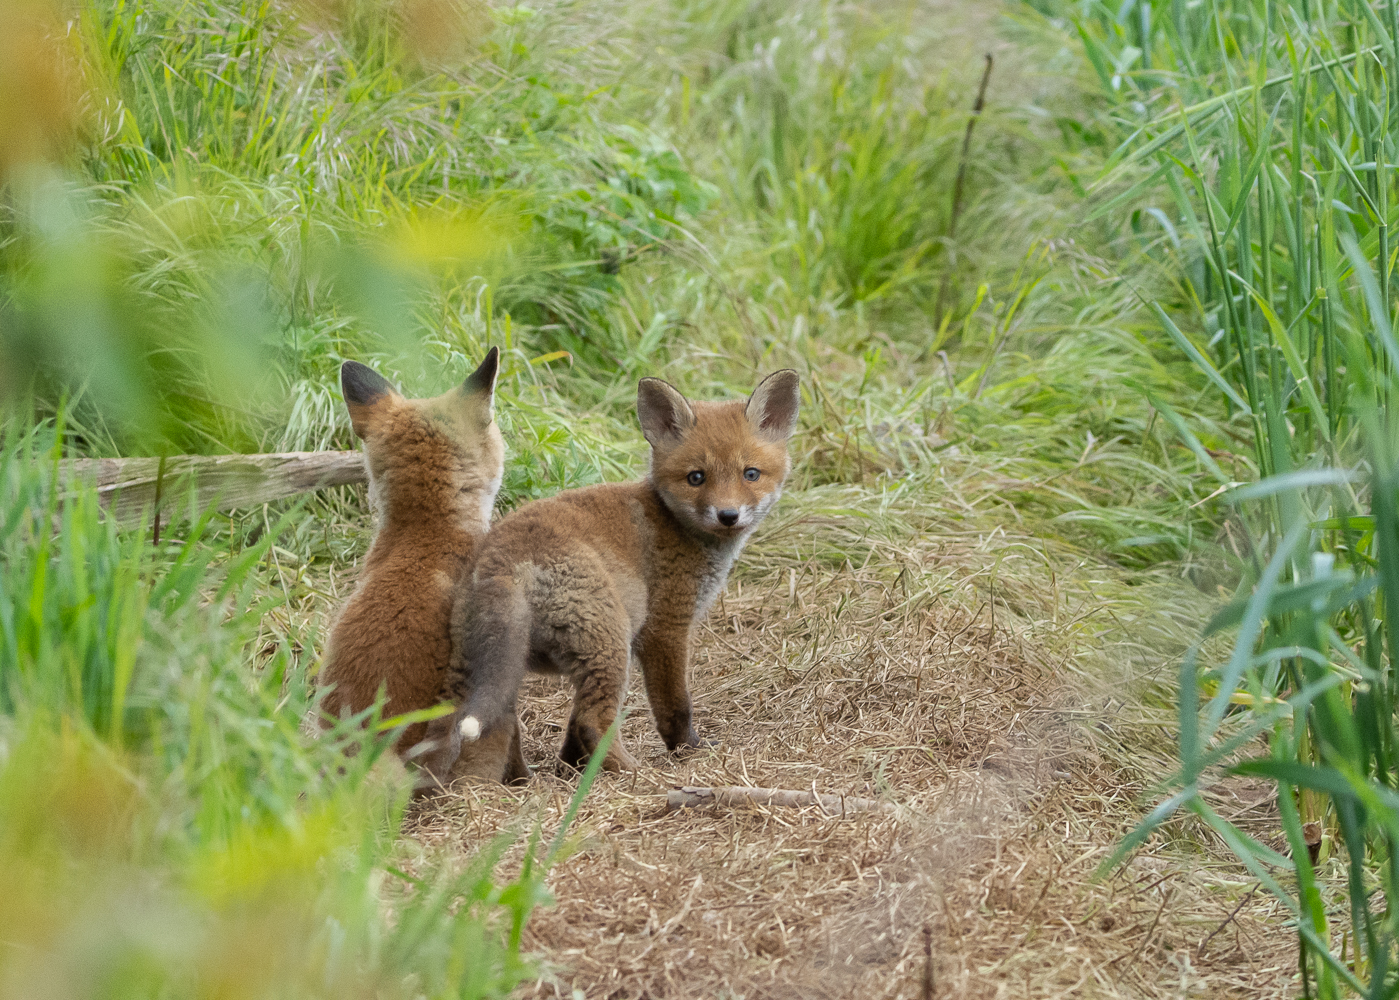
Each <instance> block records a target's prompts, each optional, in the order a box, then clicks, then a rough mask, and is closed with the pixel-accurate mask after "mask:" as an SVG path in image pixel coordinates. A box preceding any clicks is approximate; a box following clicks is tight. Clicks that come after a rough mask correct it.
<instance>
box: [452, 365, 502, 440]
mask: <svg viewBox="0 0 1399 1000" xmlns="http://www.w3.org/2000/svg"><path fill="white" fill-rule="evenodd" d="M499 374H500V348H498V347H492V348H491V349H490V350H489V351H487V352H486V360H484V361H482V362H481V364H480V366H479V367H478V368H477V369H476V370H475V371H474V372H472V373H471V374H470V375H468V376H467V377H466V381H465V382H463V383H462V384H461V394H462V399H463V401H464V402H465V404H466V410H467V412H469V413H471V414H473V415H474V416H475V418H476V419H477V421H478V422H479V423H480V424H481V426H482V427H487V426H489V425H490V423H491V421H492V420H494V419H495V380H496V376H497V375H499Z"/></svg>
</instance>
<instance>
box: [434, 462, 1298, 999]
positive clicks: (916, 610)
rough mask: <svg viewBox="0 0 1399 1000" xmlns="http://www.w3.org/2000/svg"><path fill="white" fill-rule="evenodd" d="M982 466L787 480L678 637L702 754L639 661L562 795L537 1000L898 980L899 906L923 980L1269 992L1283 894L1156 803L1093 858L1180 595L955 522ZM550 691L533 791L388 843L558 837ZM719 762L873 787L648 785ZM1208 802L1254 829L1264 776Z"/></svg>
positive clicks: (536, 730) (1191, 614)
mask: <svg viewBox="0 0 1399 1000" xmlns="http://www.w3.org/2000/svg"><path fill="white" fill-rule="evenodd" d="M995 488H996V478H995V477H994V476H992V477H986V476H985V475H984V474H983V473H974V472H972V471H969V470H962V471H961V472H958V471H957V470H954V469H950V468H949V469H945V470H944V472H943V474H942V476H941V477H940V478H939V479H938V481H937V482H935V483H931V484H929V483H923V484H920V488H919V490H918V491H916V492H914V491H908V492H906V493H902V494H901V493H898V492H890V491H885V492H877V491H873V490H869V489H862V488H856V487H841V488H827V489H822V490H813V491H810V492H808V493H806V494H804V495H796V496H793V497H791V498H789V500H787V501H784V504H785V505H786V506H785V509H784V511H783V512H782V513H780V514H779V515H777V516H776V517H775V518H774V520H773V521H772V522H770V523H769V524H768V525H767V526H765V528H764V529H763V530H762V531H761V533H760V534H761V537H760V539H759V540H758V541H757V542H756V543H755V544H754V545H753V546H752V548H751V550H750V552H749V553H748V554H747V555H746V556H745V559H744V561H743V566H742V569H741V570H740V572H739V573H738V574H737V576H736V578H735V579H734V580H732V581H731V583H730V585H729V588H728V591H727V593H726V594H725V596H724V599H723V600H722V601H721V602H720V603H719V604H718V605H717V606H716V607H715V609H714V611H713V613H712V615H711V617H710V619H709V622H708V623H707V626H706V627H705V628H703V629H702V630H701V631H700V634H699V635H698V636H697V641H696V647H695V648H696V654H695V665H694V689H695V692H696V703H697V715H698V721H699V724H700V726H701V731H702V732H704V733H706V734H707V735H709V736H711V737H717V738H718V739H720V740H721V741H722V746H721V747H720V748H719V749H717V750H713V751H704V752H699V753H696V754H694V755H692V756H690V757H688V758H685V759H676V758H673V757H671V756H669V755H668V754H666V753H665V752H664V748H663V746H662V744H661V742H660V739H659V738H658V736H657V735H656V733H655V731H654V729H653V727H652V725H651V722H650V719H649V717H648V716H647V714H646V712H645V709H644V695H643V694H642V692H641V688H640V684H639V681H638V683H637V685H636V688H635V690H634V694H633V699H632V702H631V704H632V705H633V706H634V711H633V712H632V715H631V717H630V719H629V720H628V722H627V724H626V726H625V729H624V738H625V739H626V740H627V742H628V745H629V747H630V748H631V749H632V751H633V752H634V753H636V754H637V756H638V757H639V758H640V759H641V760H642V762H643V769H642V770H641V771H640V772H638V773H636V774H633V775H628V776H623V777H620V778H606V777H605V778H603V779H602V780H600V781H599V784H598V786H597V787H596V789H595V790H594V792H593V793H592V795H591V796H590V797H589V799H588V800H587V802H586V803H585V805H584V809H583V812H582V814H581V816H580V820H579V825H578V827H577V830H578V831H579V835H578V838H577V842H576V850H575V851H574V853H573V854H572V856H571V857H570V858H569V859H568V860H566V861H565V862H563V863H561V864H560V865H559V866H558V867H557V868H556V869H555V871H554V872H553V874H552V877H551V885H552V887H553V890H554V892H555V894H556V895H557V897H558V902H557V904H556V905H555V906H553V907H552V908H548V909H545V910H541V911H539V912H538V913H537V914H536V915H535V917H534V918H533V919H532V921H531V923H530V925H529V931H528V934H527V943H528V946H529V947H530V948H532V949H533V950H535V951H536V952H537V953H539V954H540V955H541V956H542V957H543V958H544V959H545V960H546V961H547V962H548V963H550V967H551V968H552V970H553V971H552V973H551V975H549V976H547V977H546V978H544V979H542V980H541V981H540V982H539V983H538V985H537V986H536V987H535V989H534V991H533V993H532V994H530V995H535V996H540V997H555V996H561V997H569V996H586V997H589V998H618V1000H620V998H638V1000H639V998H651V1000H659V998H662V997H667V998H670V997H677V998H678V997H752V998H757V997H764V998H766V997H773V998H779V997H891V998H892V997H910V998H916V997H920V996H923V995H924V994H923V992H922V989H923V987H922V976H923V972H924V960H923V958H922V954H923V942H922V931H923V928H924V927H929V928H931V931H932V940H933V954H934V959H933V971H934V980H935V989H934V992H933V995H934V996H938V997H954V996H955V997H1051V996H1104V997H1118V996H1142V997H1158V996H1159V997H1165V996H1172V997H1176V996H1186V995H1192V996H1194V995H1199V996H1214V997H1222V996H1239V997H1243V996H1248V997H1263V996H1288V995H1291V992H1292V973H1293V970H1294V968H1295V946H1294V944H1293V939H1292V936H1291V934H1290V933H1289V932H1287V931H1286V930H1285V929H1284V928H1283V925H1282V919H1283V915H1282V914H1281V913H1280V911H1279V908H1278V907H1277V905H1276V904H1275V903H1274V901H1273V900H1272V899H1271V897H1268V896H1267V895H1266V894H1265V893H1264V892H1262V891H1256V892H1251V891H1250V890H1251V889H1252V888H1253V882H1252V881H1251V880H1249V879H1248V878H1247V876H1246V874H1245V873H1244V872H1243V870H1242V869H1241V868H1240V867H1239V866H1238V865H1237V864H1236V863H1235V862H1234V861H1233V860H1232V858H1231V857H1230V856H1229V854H1228V852H1227V851H1226V850H1225V849H1224V848H1223V846H1222V845H1221V844H1220V843H1218V842H1217V841H1216V840H1214V839H1213V837H1212V836H1211V835H1210V834H1209V833H1208V832H1207V831H1203V830H1202V829H1200V828H1197V827H1195V826H1193V825H1191V824H1190V823H1189V822H1183V821H1178V822H1176V823H1174V824H1171V825H1168V827H1167V828H1166V830H1165V833H1164V836H1161V835H1158V837H1157V838H1156V839H1155V840H1153V841H1152V843H1151V844H1150V845H1149V846H1148V848H1147V849H1146V850H1144V851H1143V852H1141V853H1140V854H1139V855H1138V856H1137V857H1136V858H1134V859H1133V860H1132V861H1131V862H1130V863H1129V864H1128V865H1126V866H1124V867H1123V868H1122V869H1120V870H1119V871H1117V872H1116V873H1114V874H1113V875H1111V876H1110V877H1108V878H1106V879H1104V880H1102V881H1094V880H1093V878H1092V876H1093V873H1094V870H1095V868H1096V867H1097V866H1098V865H1099V864H1100V862H1101V861H1102V860H1103V859H1104V858H1105V857H1106V856H1107V855H1108V854H1109V853H1110V852H1111V850H1112V848H1113V847H1114V846H1115V844H1116V842H1117V840H1118V839H1119V838H1120V836H1121V835H1122V834H1123V833H1124V832H1125V831H1126V830H1127V829H1129V828H1130V827H1131V826H1132V825H1133V824H1134V823H1135V821H1136V820H1137V819H1138V818H1139V817H1140V815H1141V807H1142V802H1143V798H1144V796H1146V795H1147V794H1148V793H1149V792H1150V789H1151V787H1152V783H1153V782H1155V781H1159V780H1162V779H1164V778H1165V777H1166V775H1168V774H1169V772H1170V770H1171V768H1172V766H1173V763H1174V743H1173V731H1172V714H1171V711H1170V709H1169V697H1170V694H1169V691H1168V690H1167V689H1166V688H1165V687H1164V686H1163V685H1162V684H1161V683H1160V678H1165V677H1167V676H1168V675H1169V673H1170V668H1171V667H1172V666H1173V665H1174V657H1175V656H1176V655H1177V654H1178V653H1179V651H1180V650H1181V648H1182V647H1183V644H1184V642H1185V641H1186V640H1187V639H1188V637H1189V636H1190V635H1191V634H1192V633H1193V632H1194V631H1195V630H1196V629H1198V626H1199V622H1200V621H1201V620H1202V615H1203V609H1204V608H1205V607H1206V601H1205V599H1203V598H1202V597H1201V596H1200V595H1199V594H1198V593H1196V592H1195V591H1193V590H1192V589H1190V588H1189V587H1188V586H1186V585H1185V584H1183V583H1180V582H1178V581H1174V580H1171V579H1168V578H1165V577H1161V576H1143V575H1141V574H1135V575H1134V576H1131V577H1129V576H1128V575H1127V574H1125V573H1123V572H1122V571H1120V570H1117V569H1115V568H1113V567H1112V566H1109V565H1106V564H1104V563H1102V562H1100V561H1097V560H1095V559H1092V558H1090V557H1088V556H1087V555H1085V554H1083V553H1081V552H1078V551H1075V550H1074V549H1073V548H1072V547H1071V546H1070V545H1068V544H1066V543H1064V542H1062V541H1056V540H1053V539H1051V538H1047V537H1043V535H1044V534H1046V532H1044V531H1041V532H1040V535H1041V537H1036V535H1035V534H1034V533H1031V532H1029V531H1026V530H1023V529H1022V530H1021V531H1020V532H1019V533H1017V532H1012V531H1010V530H1009V529H1008V528H1007V527H1006V526H1005V522H1004V520H1003V519H998V518H992V517H988V516H987V515H985V514H981V513H979V511H980V510H981V509H982V508H983V507H985V506H986V504H985V502H984V501H985V500H986V498H987V496H988V495H989V492H990V491H994V489H995ZM978 498H979V499H978ZM569 700H570V693H569V692H568V690H566V689H565V688H564V687H562V686H561V685H560V684H559V683H558V682H557V681H556V680H554V679H548V678H535V679H531V681H530V682H529V687H528V691H527V697H526V698H525V699H524V708H523V712H522V722H523V724H524V726H525V728H526V731H527V734H528V735H527V742H526V756H527V758H528V759H529V760H530V761H531V763H533V764H538V765H540V766H539V772H538V773H537V774H536V775H535V777H534V779H533V780H532V782H531V783H530V785H529V786H528V787H527V788H526V789H524V790H523V791H518V792H516V791H503V790H500V789H496V788H481V787H462V786H458V787H457V789H456V790H455V794H454V795H452V796H451V797H449V798H447V799H445V800H439V801H438V802H436V803H434V804H433V805H431V806H430V807H428V808H425V809H423V810H422V811H420V812H418V813H417V814H415V815H414V817H413V818H412V821H411V824H410V829H409V834H410V836H412V837H415V838H417V839H418V840H420V841H421V842H423V844H424V845H425V846H426V847H427V848H428V849H429V850H434V851H435V850H438V849H448V850H457V849H459V850H462V851H464V852H466V851H471V850H472V849H474V848H475V847H476V846H478V845H479V844H480V843H482V842H483V840H485V839H486V838H488V837H490V836H491V835H493V834H494V833H495V832H497V831H498V830H500V829H502V828H508V827H510V826H512V825H514V826H517V827H519V828H522V829H527V828H528V827H529V826H530V825H531V824H532V823H533V822H535V821H536V820H537V819H542V822H543V823H544V827H545V830H546V831H548V830H550V829H552V828H554V827H555V826H556V824H557V822H558V819H559V817H560V816H561V814H562V810H563V809H564V807H565V805H566V802H567V799H568V796H569V794H570V791H571V788H572V780H571V778H570V777H569V776H566V775H561V774H559V773H558V771H557V768H556V765H555V764H554V763H553V755H554V753H555V752H556V749H557V744H558V743H559V741H560V739H561V730H560V725H559V724H560V723H561V722H562V721H563V720H565V719H566V718H567V711H568V704H569ZM727 784H737V785H757V786H774V787H784V788H795V789H802V788H805V789H810V788H813V787H814V788H816V789H817V790H819V791H821V792H835V793H843V794H850V795H862V796H870V795H874V796H879V797H883V798H885V799H887V800H888V801H890V802H892V803H895V804H896V806H897V808H896V809H894V810H892V811H891V812H889V813H878V812H876V813H864V814H859V815H855V816H852V817H850V818H844V819H840V818H837V819H831V818H827V817H825V816H824V815H822V814H821V813H820V812H819V811H818V810H815V809H810V810H793V809H782V808H771V809H766V808H758V807H753V808H745V809H734V810H706V811H684V812H676V813H669V814H667V813H666V812H665V809H664V801H665V791H666V790H667V788H670V787H674V786H677V785H727ZM1212 794H1213V799H1214V801H1215V803H1216V805H1218V806H1219V808H1220V809H1221V810H1222V811H1223V812H1225V813H1226V814H1228V815H1233V816H1237V817H1238V818H1240V819H1250V820H1251V821H1252V822H1251V826H1252V832H1254V833H1255V834H1256V835H1259V836H1263V837H1270V836H1271V833H1272V831H1273V830H1274V829H1275V827H1276V821H1275V820H1274V819H1273V818H1272V806H1271V798H1270V796H1269V793H1268V789H1267V788H1266V786H1262V785H1251V784H1245V783H1240V784H1238V785H1235V786H1228V787H1220V788H1216V789H1215V790H1214V792H1213V793H1212ZM575 991H581V992H575Z"/></svg>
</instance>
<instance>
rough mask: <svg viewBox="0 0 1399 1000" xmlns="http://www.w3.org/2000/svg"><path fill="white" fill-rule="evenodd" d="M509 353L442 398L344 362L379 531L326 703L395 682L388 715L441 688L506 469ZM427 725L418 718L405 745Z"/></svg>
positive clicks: (342, 709)
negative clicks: (498, 401) (503, 388)
mask: <svg viewBox="0 0 1399 1000" xmlns="http://www.w3.org/2000/svg"><path fill="white" fill-rule="evenodd" d="M499 362H500V354H499V352H498V351H497V350H496V348H491V350H490V353H489V354H487V355H486V360H485V361H483V362H482V363H481V367H479V368H477V369H476V371H474V372H473V373H472V374H471V375H470V376H469V377H468V378H467V380H466V381H465V382H464V383H463V384H462V385H460V386H458V387H457V388H455V389H453V390H451V391H450V392H448V393H446V394H445V395H442V396H438V397H436V398H435V399H405V398H403V396H401V395H399V393H398V392H397V391H395V389H394V387H393V386H392V385H390V384H389V382H388V380H387V379H385V378H383V376H381V375H379V374H378V373H376V372H375V371H374V370H373V369H371V368H367V367H365V366H364V365H362V364H359V363H357V362H354V361H346V362H345V364H344V365H343V366H342V367H341V369H340V385H341V388H342V389H343V390H344V394H345V405H346V407H347V408H348V409H349V411H350V423H351V424H352V425H353V426H354V430H355V434H356V435H358V436H359V437H360V438H362V439H363V441H364V458H365V465H366V466H367V468H368V470H369V497H370V504H371V506H372V507H373V508H375V514H376V517H375V520H376V522H377V523H376V526H375V527H376V531H375V535H374V541H373V543H372V544H371V545H370V547H369V554H368V555H367V556H366V557H365V560H364V569H363V571H362V572H361V574H360V579H359V583H358V584H357V585H356V587H355V591H354V593H353V594H351V595H350V599H349V600H348V601H347V602H346V603H345V607H344V609H343V610H342V611H341V612H340V615H339V618H338V619H337V621H336V622H335V624H334V626H333V627H332V629H331V632H330V639H329V641H328V642H327V644H326V653H325V661H324V666H323V668H322V670H321V674H320V679H319V682H320V684H321V685H323V686H325V685H333V688H332V689H331V691H330V692H329V694H328V695H327V696H326V700H325V703H324V707H325V710H326V711H327V712H328V713H329V714H330V715H332V716H341V715H344V714H346V713H357V712H362V711H364V710H365V709H367V708H369V707H370V706H371V705H373V704H374V699H375V698H376V697H377V696H378V692H379V688H380V686H381V685H383V686H385V687H386V689H387V695H388V703H387V705H386V706H385V708H384V714H385V716H386V717H388V716H394V715H401V714H403V713H404V712H411V711H415V710H418V709H423V708H429V707H431V706H432V705H435V704H437V703H438V702H439V700H440V699H441V695H442V691H443V682H444V680H445V678H446V673H447V665H448V660H449V659H450V654H451V616H452V598H453V593H454V591H455V589H456V586H457V583H458V581H459V580H460V578H461V577H462V575H463V574H464V573H465V571H466V567H467V566H468V564H469V563H470V560H471V555H472V551H473V549H474V548H475V546H476V542H477V539H479V538H480V537H481V536H482V535H484V534H485V532H486V529H487V528H488V527H489V525H490V519H491V509H492V508H493V507H494V505H495V496H496V492H497V491H498V490H499V489H500V478H501V474H502V472H503V470H504V460H505V444H504V442H503V441H502V439H501V436H500V431H499V429H498V428H497V427H496V425H495V410H494V398H495V380H496V373H497V370H498V367H499ZM425 728H426V726H425V724H423V723H417V724H415V725H412V726H409V727H408V728H407V730H405V731H404V733H403V735H402V736H400V737H399V740H398V743H397V748H396V749H397V750H398V752H399V753H400V754H405V755H406V754H407V753H408V751H409V750H411V748H412V747H413V746H414V745H415V744H417V743H418V742H419V741H420V740H421V739H422V738H423V732H424V730H425Z"/></svg>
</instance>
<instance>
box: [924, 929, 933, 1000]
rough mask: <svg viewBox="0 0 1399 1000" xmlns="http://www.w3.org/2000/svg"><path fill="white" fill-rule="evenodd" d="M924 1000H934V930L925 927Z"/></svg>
mask: <svg viewBox="0 0 1399 1000" xmlns="http://www.w3.org/2000/svg"><path fill="white" fill-rule="evenodd" d="M923 1000H933V929H932V928H931V927H929V926H927V925H926V924H924V925H923Z"/></svg>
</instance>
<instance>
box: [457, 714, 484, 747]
mask: <svg viewBox="0 0 1399 1000" xmlns="http://www.w3.org/2000/svg"><path fill="white" fill-rule="evenodd" d="M461 738H462V739H464V740H466V741H467V742H470V741H472V740H476V739H480V738H481V720H480V719H478V718H476V716H474V715H468V716H467V717H466V718H465V719H462V720H461Z"/></svg>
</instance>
